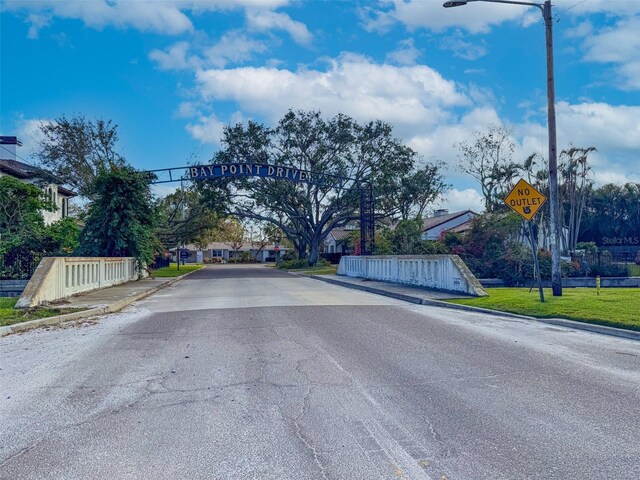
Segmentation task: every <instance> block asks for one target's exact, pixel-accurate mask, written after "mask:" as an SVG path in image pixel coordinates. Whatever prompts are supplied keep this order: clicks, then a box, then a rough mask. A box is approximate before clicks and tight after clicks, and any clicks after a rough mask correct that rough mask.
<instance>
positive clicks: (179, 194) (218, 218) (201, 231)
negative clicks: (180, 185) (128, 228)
mask: <svg viewBox="0 0 640 480" xmlns="http://www.w3.org/2000/svg"><path fill="white" fill-rule="evenodd" d="M156 210H157V212H158V226H157V229H156V235H157V236H158V239H159V240H160V241H161V242H162V243H163V244H164V245H165V246H167V247H174V246H176V245H184V244H189V243H193V244H195V245H196V246H198V247H200V248H205V247H206V245H208V244H209V242H211V241H213V238H214V237H215V236H216V235H217V232H218V230H219V229H220V227H221V222H222V221H223V219H224V215H223V208H222V206H221V205H220V204H219V203H218V204H217V205H216V203H215V202H211V201H210V200H209V199H207V198H204V196H203V195H202V193H201V192H200V191H199V190H197V189H196V188H194V187H191V188H188V189H185V190H184V191H182V190H177V191H176V192H174V193H171V194H169V195H167V196H166V197H164V198H161V199H159V200H157V201H156Z"/></svg>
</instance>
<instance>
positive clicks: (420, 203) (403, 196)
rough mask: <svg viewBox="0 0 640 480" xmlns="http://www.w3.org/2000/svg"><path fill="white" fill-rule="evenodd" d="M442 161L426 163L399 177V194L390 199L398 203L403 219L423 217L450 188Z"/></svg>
mask: <svg viewBox="0 0 640 480" xmlns="http://www.w3.org/2000/svg"><path fill="white" fill-rule="evenodd" d="M442 167H443V164H442V163H441V162H435V163H426V164H425V165H423V166H422V168H419V169H417V170H416V171H415V172H413V173H411V174H409V175H407V176H400V177H398V178H397V181H398V183H399V185H398V189H397V194H396V195H395V196H393V197H391V198H390V199H389V200H390V201H391V203H392V206H391V209H393V204H394V203H395V204H396V205H397V209H398V213H399V216H400V219H401V220H409V219H410V218H419V217H422V216H423V214H424V212H425V210H426V209H427V207H428V206H429V205H430V204H432V203H433V202H435V201H436V200H437V199H438V198H439V197H440V196H441V195H442V193H444V192H445V191H446V190H447V189H448V188H449V185H448V184H446V183H445V181H444V175H443V174H442V173H441V171H440V170H441V169H442Z"/></svg>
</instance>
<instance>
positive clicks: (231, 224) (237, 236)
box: [214, 217, 245, 254]
mask: <svg viewBox="0 0 640 480" xmlns="http://www.w3.org/2000/svg"><path fill="white" fill-rule="evenodd" d="M214 238H215V239H216V240H217V241H219V242H222V243H224V244H225V245H228V246H229V247H230V248H231V250H233V251H234V252H235V253H236V254H237V253H238V251H239V250H240V249H241V248H242V245H243V244H244V241H245V228H244V225H242V222H240V221H238V220H237V219H235V218H231V217H229V218H226V219H225V220H224V221H223V222H222V224H221V225H220V228H219V229H218V231H217V232H216V235H215V237H214Z"/></svg>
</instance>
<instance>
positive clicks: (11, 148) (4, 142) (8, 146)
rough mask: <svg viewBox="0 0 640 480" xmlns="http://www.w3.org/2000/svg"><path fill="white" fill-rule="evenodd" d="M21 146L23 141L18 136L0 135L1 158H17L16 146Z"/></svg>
mask: <svg viewBox="0 0 640 480" xmlns="http://www.w3.org/2000/svg"><path fill="white" fill-rule="evenodd" d="M21 146H22V142H21V141H20V140H18V138H17V137H5V136H0V158H2V159H3V160H16V147H21Z"/></svg>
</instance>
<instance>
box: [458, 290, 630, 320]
mask: <svg viewBox="0 0 640 480" xmlns="http://www.w3.org/2000/svg"><path fill="white" fill-rule="evenodd" d="M487 292H488V293H489V296H488V297H481V298H461V299H453V300H448V301H450V302H451V303H459V304H462V305H471V306H474V307H482V308H490V309H493V310H500V311H504V312H511V313H518V314H521V315H528V316H531V317H540V318H568V319H570V320H578V321H581V322H588V323H597V324H600V325H608V326H611V327H620V328H627V329H630V330H640V315H639V314H638V312H640V288H602V289H600V296H597V295H596V289H595V288H565V289H563V290H562V297H553V296H552V293H551V290H550V289H549V290H547V289H545V290H544V299H545V303H540V295H539V293H538V290H537V289H535V288H534V289H533V290H531V293H529V289H528V288H489V289H487Z"/></svg>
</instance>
